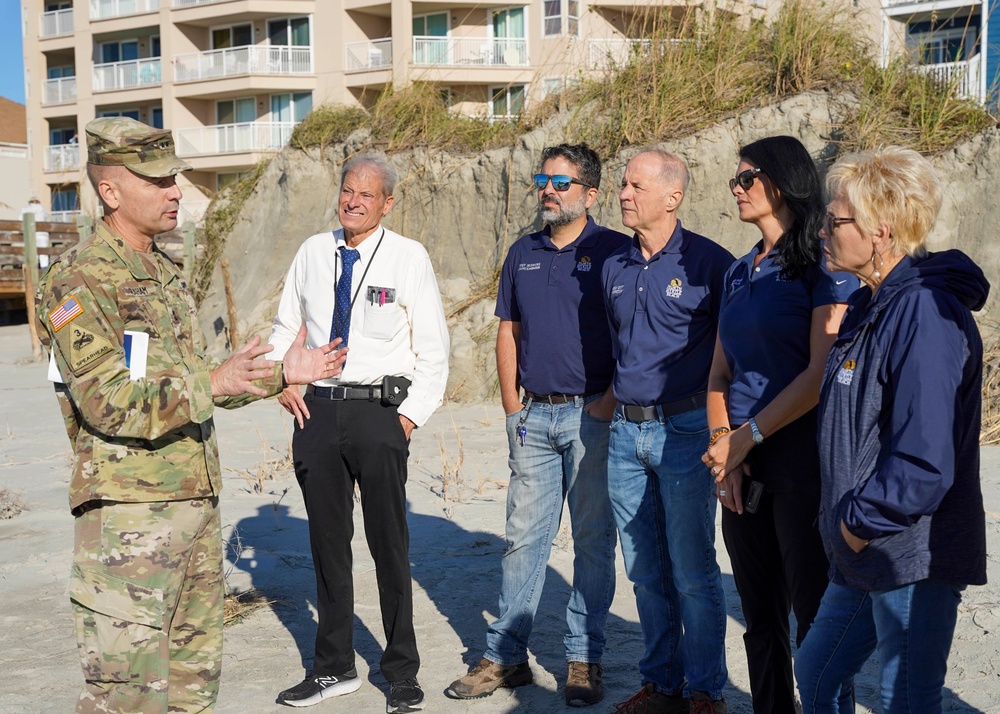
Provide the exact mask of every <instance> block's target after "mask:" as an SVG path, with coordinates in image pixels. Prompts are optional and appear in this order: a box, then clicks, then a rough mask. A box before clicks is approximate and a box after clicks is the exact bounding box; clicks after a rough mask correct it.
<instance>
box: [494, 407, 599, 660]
mask: <svg viewBox="0 0 1000 714" xmlns="http://www.w3.org/2000/svg"><path fill="white" fill-rule="evenodd" d="M587 401H590V400H587ZM583 405H584V400H583V399H582V398H578V399H576V400H575V402H567V403H566V404H546V403H539V402H531V403H529V405H528V406H527V407H526V408H525V409H522V410H521V411H520V412H517V413H514V414H511V415H509V416H508V417H507V443H508V445H509V447H510V459H509V463H510V470H511V476H510V487H509V489H508V491H507V550H506V551H505V552H504V555H503V560H502V562H501V564H502V567H503V583H502V585H501V587H500V617H499V618H498V619H497V620H496V622H494V623H492V624H491V625H490V626H489V629H488V630H487V632H486V658H487V659H489V660H491V661H493V662H496V663H498V664H503V665H513V664H520V663H521V662H527V661H528V638H529V636H530V635H531V628H532V625H533V624H534V620H535V613H536V611H537V610H538V601H539V600H540V598H541V595H542V585H543V584H544V583H545V569H546V566H547V564H548V561H549V553H550V552H551V550H552V540H553V539H554V538H555V536H556V534H557V533H558V532H559V521H560V518H561V517H562V510H563V501H566V502H568V504H569V514H570V521H571V524H572V531H573V592H572V594H571V595H570V598H569V603H568V604H567V606H566V624H567V626H568V629H569V633H568V634H567V635H566V637H565V638H564V643H565V646H566V659H567V661H571V662H600V661H601V657H602V655H603V654H604V644H605V641H606V639H605V636H604V623H605V621H606V620H607V618H608V610H610V608H611V600H612V599H613V598H614V595H615V524H614V519H613V518H612V516H611V503H610V501H609V500H608V479H607V465H608V422H606V421H599V420H597V419H594V418H593V417H591V416H590V415H588V414H586V413H585V412H584V409H583ZM522 418H523V419H524V428H525V429H526V433H525V436H524V444H523V445H522V444H521V439H520V437H519V436H518V435H517V427H518V425H519V422H520V420H521V419H522Z"/></svg>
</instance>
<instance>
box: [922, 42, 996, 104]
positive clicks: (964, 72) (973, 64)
mask: <svg viewBox="0 0 1000 714" xmlns="http://www.w3.org/2000/svg"><path fill="white" fill-rule="evenodd" d="M981 65H982V54H977V55H975V56H973V57H972V58H970V59H967V60H965V61H963V62H942V63H941V64H922V65H917V68H918V69H919V70H920V71H921V72H925V73H927V74H929V75H931V76H932V77H934V79H936V80H937V81H938V82H940V83H941V84H943V85H945V86H954V88H955V94H956V95H957V96H958V97H960V98H962V99H975V100H977V101H980V102H982V101H983V100H984V99H985V97H983V96H982V93H981V91H980V83H979V77H980V72H981V71H982V66H981Z"/></svg>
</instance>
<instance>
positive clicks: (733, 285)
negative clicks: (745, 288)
mask: <svg viewBox="0 0 1000 714" xmlns="http://www.w3.org/2000/svg"><path fill="white" fill-rule="evenodd" d="M742 284H743V278H733V282H731V283H729V290H730V292H732V291H733V290H735V289H736V288H738V287H739V286H740V285H742Z"/></svg>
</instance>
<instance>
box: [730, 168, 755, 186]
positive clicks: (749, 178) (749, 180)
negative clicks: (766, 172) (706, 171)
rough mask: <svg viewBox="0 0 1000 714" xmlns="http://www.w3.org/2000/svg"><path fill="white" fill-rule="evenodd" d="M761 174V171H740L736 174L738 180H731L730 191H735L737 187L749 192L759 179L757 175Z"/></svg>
mask: <svg viewBox="0 0 1000 714" xmlns="http://www.w3.org/2000/svg"><path fill="white" fill-rule="evenodd" d="M759 173H761V169H747V170H746V171H740V172H739V173H738V174H736V178H731V179H729V190H730V191H735V190H736V187H737V186H739V187H740V188H742V189H743V190H744V191H749V190H750V187H751V186H753V182H754V180H755V179H756V177H757V174H759Z"/></svg>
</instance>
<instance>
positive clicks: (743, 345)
mask: <svg viewBox="0 0 1000 714" xmlns="http://www.w3.org/2000/svg"><path fill="white" fill-rule="evenodd" d="M762 248H763V242H760V243H758V244H757V245H756V246H754V248H753V250H751V251H750V252H749V253H747V254H746V255H745V256H743V257H742V258H740V259H739V260H738V261H736V262H735V263H733V265H732V267H730V269H729V272H727V273H726V283H725V293H724V295H723V298H722V310H721V313H720V314H719V338H720V339H721V340H722V349H723V351H724V352H725V354H726V361H727V362H728V364H729V370H730V371H731V372H732V375H733V381H732V383H731V384H730V386H729V420H730V422H731V423H732V424H734V425H736V424H742V423H744V422H746V421H747V420H748V419H749V418H750V417H752V416H754V415H756V414H757V412H759V411H760V410H761V409H763V408H764V407H765V406H767V405H768V404H769V403H770V402H771V400H772V399H774V398H775V397H776V396H777V395H778V393H779V392H781V390H783V389H784V388H785V387H787V386H788V384H789V383H790V382H791V381H792V380H793V379H795V378H796V377H797V376H799V374H800V373H801V372H802V370H804V369H805V368H806V367H808V366H809V332H810V328H811V326H812V312H813V310H814V309H816V308H817V307H820V306H822V305H830V304H832V303H838V302H847V298H848V296H849V295H850V294H851V293H853V292H854V291H855V290H857V289H858V288H859V287H861V282H860V281H859V280H858V279H857V278H856V277H855V276H853V275H851V274H850V273H831V272H829V271H828V270H827V269H826V266H825V265H823V264H822V263H823V262H824V261H820V262H821V264H820V265H818V266H816V267H815V268H812V269H810V270H809V271H807V272H806V273H805V274H804V275H802V276H800V277H799V278H796V279H795V280H785V279H783V278H782V277H781V267H780V266H779V265H778V263H777V261H776V260H775V252H774V251H771V253H770V254H769V255H767V256H766V257H764V258H763V259H762V260H761V261H760V263H759V264H758V265H757V266H756V267H754V264H753V261H754V258H755V257H756V256H757V255H758V254H759V253H760V251H761V250H762Z"/></svg>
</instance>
